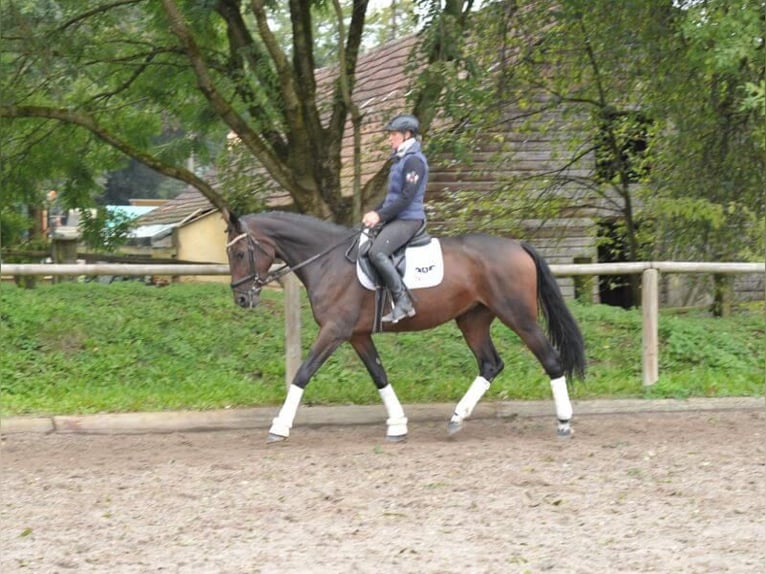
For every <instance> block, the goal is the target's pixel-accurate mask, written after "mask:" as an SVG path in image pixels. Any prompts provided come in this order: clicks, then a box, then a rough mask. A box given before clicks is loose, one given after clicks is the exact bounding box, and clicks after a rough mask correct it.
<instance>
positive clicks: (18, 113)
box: [0, 105, 230, 214]
mask: <svg viewBox="0 0 766 574" xmlns="http://www.w3.org/2000/svg"><path fill="white" fill-rule="evenodd" d="M0 117H2V118H11V119H15V118H47V119H52V120H58V121H61V122H65V123H69V124H74V125H77V126H80V127H82V128H85V129H86V130H88V131H90V132H91V133H92V134H93V135H95V136H96V137H97V138H99V139H100V140H101V141H103V142H105V143H107V144H109V145H110V146H112V147H114V148H116V149H118V150H120V151H121V152H122V153H124V154H125V155H127V156H129V157H132V158H133V159H135V160H136V161H139V162H141V163H143V164H144V165H146V166H148V167H150V168H152V169H154V170H155V171H158V172H160V173H162V174H164V175H167V176H168V177H172V178H173V179H177V180H180V181H183V182H185V183H188V184H189V185H191V186H193V187H195V188H196V189H198V190H199V191H200V193H202V195H204V196H205V197H206V198H207V199H208V200H209V201H210V203H212V204H213V205H214V206H215V207H216V208H217V209H219V210H220V211H221V212H222V213H224V214H227V213H229V212H230V210H229V207H228V205H227V204H226V201H225V200H224V199H223V197H221V195H219V194H218V192H217V191H216V190H215V189H213V187H212V186H211V185H210V184H208V183H207V182H206V181H205V180H203V179H201V178H199V177H197V176H196V175H195V174H194V173H193V172H191V171H189V170H187V169H184V168H181V167H176V166H173V165H168V164H166V163H164V162H162V161H160V160H159V159H157V158H156V157H155V156H153V155H151V154H149V153H147V152H145V151H143V150H140V149H138V148H137V147H135V146H133V145H132V144H131V143H130V142H127V141H125V140H123V139H121V138H119V137H117V136H116V135H114V134H113V133H112V132H110V131H109V130H107V129H106V128H104V127H103V126H102V125H100V124H99V123H98V122H97V121H96V119H95V118H94V117H93V116H90V115H88V114H84V113H81V112H76V111H74V110H70V109H66V108H51V107H46V106H6V105H0Z"/></svg>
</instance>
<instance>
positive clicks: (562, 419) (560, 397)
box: [551, 377, 574, 438]
mask: <svg viewBox="0 0 766 574" xmlns="http://www.w3.org/2000/svg"><path fill="white" fill-rule="evenodd" d="M551 390H552V391H553V401H554V402H555V403H556V418H557V419H558V426H557V428H556V434H557V435H558V436H560V437H564V438H570V437H571V436H572V435H573V434H574V431H573V430H572V426H571V425H570V420H571V419H572V403H571V402H570V401H569V390H568V389H567V379H566V377H559V378H558V379H551Z"/></svg>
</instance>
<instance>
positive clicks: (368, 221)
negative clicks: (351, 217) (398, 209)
mask: <svg viewBox="0 0 766 574" xmlns="http://www.w3.org/2000/svg"><path fill="white" fill-rule="evenodd" d="M378 223H380V215H379V214H378V212H377V211H368V212H367V213H365V214H364V217H362V224H363V225H364V226H365V227H375V226H376V225H377V224H378Z"/></svg>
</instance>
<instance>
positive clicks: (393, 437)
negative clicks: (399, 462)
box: [386, 434, 407, 442]
mask: <svg viewBox="0 0 766 574" xmlns="http://www.w3.org/2000/svg"><path fill="white" fill-rule="evenodd" d="M406 441H407V435H406V434H400V435H390V434H389V435H386V442H406Z"/></svg>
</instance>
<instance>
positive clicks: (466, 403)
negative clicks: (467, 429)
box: [447, 376, 489, 435]
mask: <svg viewBox="0 0 766 574" xmlns="http://www.w3.org/2000/svg"><path fill="white" fill-rule="evenodd" d="M487 389H489V381H488V380H487V379H485V378H484V377H482V376H478V377H476V378H475V379H474V380H473V383H471V386H470V387H469V388H468V391H466V393H465V395H463V398H462V399H460V402H459V403H458V404H457V406H456V407H455V413H454V414H453V415H452V418H451V419H450V421H449V424H448V425H447V432H448V433H449V434H451V435H453V434H455V433H456V432H458V431H459V430H460V429H461V428H463V421H464V420H465V419H467V418H468V417H470V416H471V413H472V412H473V409H474V408H475V407H476V405H477V404H478V403H479V400H481V397H483V396H484V393H486V392H487Z"/></svg>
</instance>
